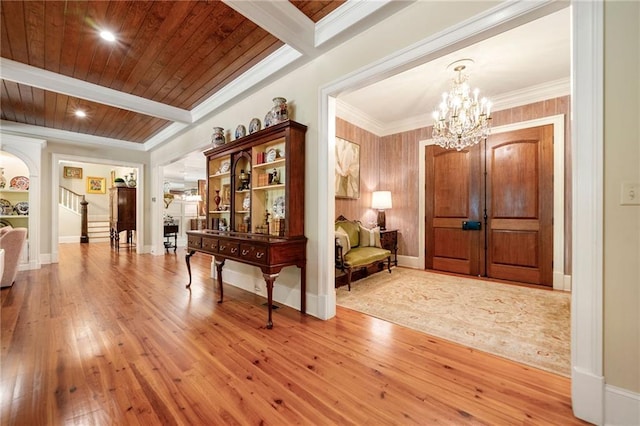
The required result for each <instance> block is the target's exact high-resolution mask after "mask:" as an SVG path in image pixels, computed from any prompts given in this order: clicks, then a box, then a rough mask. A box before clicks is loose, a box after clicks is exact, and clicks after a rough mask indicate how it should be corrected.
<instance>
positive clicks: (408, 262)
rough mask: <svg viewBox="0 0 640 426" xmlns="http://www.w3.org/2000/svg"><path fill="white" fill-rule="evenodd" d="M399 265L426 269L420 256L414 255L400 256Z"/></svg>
mask: <svg viewBox="0 0 640 426" xmlns="http://www.w3.org/2000/svg"><path fill="white" fill-rule="evenodd" d="M398 266H404V267H405V268H413V269H424V265H420V258H418V257H414V256H402V255H400V256H398Z"/></svg>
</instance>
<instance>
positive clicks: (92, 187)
mask: <svg viewBox="0 0 640 426" xmlns="http://www.w3.org/2000/svg"><path fill="white" fill-rule="evenodd" d="M106 192H107V179H105V178H103V177H95V176H88V177H87V194H105V193H106Z"/></svg>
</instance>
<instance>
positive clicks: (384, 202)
mask: <svg viewBox="0 0 640 426" xmlns="http://www.w3.org/2000/svg"><path fill="white" fill-rule="evenodd" d="M371 208H372V209H378V210H385V209H390V208H391V191H374V192H373V196H372V199H371Z"/></svg>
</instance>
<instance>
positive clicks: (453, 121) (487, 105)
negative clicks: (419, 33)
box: [433, 60, 491, 151]
mask: <svg viewBox="0 0 640 426" xmlns="http://www.w3.org/2000/svg"><path fill="white" fill-rule="evenodd" d="M469 62H472V61H470V60H462V61H457V62H454V63H453V64H451V65H449V67H451V66H454V68H453V70H454V71H455V72H456V73H457V75H456V76H455V78H454V79H453V84H452V86H451V91H450V92H449V93H447V92H445V93H443V94H442V102H441V103H440V106H439V108H438V110H436V111H434V112H433V119H434V123H433V139H434V140H435V143H436V145H439V146H441V147H443V148H446V149H452V148H455V149H457V150H458V151H460V150H462V149H464V148H466V147H468V146H471V145H475V144H477V143H478V142H480V141H481V140H482V139H483V138H486V137H487V136H489V133H490V131H491V102H489V101H487V99H486V98H482V99H481V100H480V101H478V94H479V93H480V91H479V90H478V89H475V90H474V91H473V94H471V93H470V89H469V84H468V83H467V80H468V79H469V76H467V75H465V74H463V71H464V70H465V68H466V65H464V64H463V63H469Z"/></svg>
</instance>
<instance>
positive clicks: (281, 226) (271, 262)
mask: <svg viewBox="0 0 640 426" xmlns="http://www.w3.org/2000/svg"><path fill="white" fill-rule="evenodd" d="M306 131H307V127H306V126H304V125H302V124H300V123H296V122H295V121H292V120H288V121H284V122H282V123H279V124H275V125H273V126H270V127H267V128H266V129H263V130H260V131H257V132H255V133H252V134H250V135H247V136H245V137H242V138H240V139H237V140H235V141H233V142H229V143H227V144H225V145H222V146H219V147H215V148H212V149H210V150H208V151H206V152H205V153H204V155H205V156H206V159H207V198H206V204H207V206H206V210H207V224H206V225H207V229H203V230H198V231H195V230H194V231H187V250H188V254H187V255H186V263H187V269H188V271H189V284H187V288H189V287H190V286H191V265H190V258H191V256H193V255H194V254H195V253H197V252H201V253H206V254H210V255H213V256H214V263H215V265H216V270H217V275H218V287H219V288H220V300H219V303H221V302H222V295H223V290H222V268H223V266H224V263H225V260H227V259H229V260H234V261H237V262H241V263H245V264H249V265H253V266H257V267H259V268H260V269H261V271H262V274H263V277H264V280H265V282H266V285H267V306H268V321H267V328H272V327H273V322H272V318H271V313H272V295H273V285H274V282H275V280H276V278H277V277H278V275H279V273H280V271H281V270H282V268H284V267H285V266H293V265H295V266H297V267H298V268H300V293H301V300H300V311H301V312H302V313H305V312H306V300H305V299H306V296H305V294H306V245H307V238H306V237H305V236H304V173H305V170H304V169H305V158H304V150H305V133H306Z"/></svg>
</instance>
